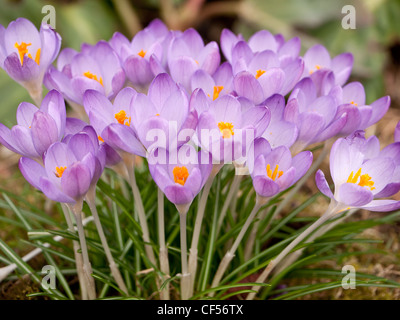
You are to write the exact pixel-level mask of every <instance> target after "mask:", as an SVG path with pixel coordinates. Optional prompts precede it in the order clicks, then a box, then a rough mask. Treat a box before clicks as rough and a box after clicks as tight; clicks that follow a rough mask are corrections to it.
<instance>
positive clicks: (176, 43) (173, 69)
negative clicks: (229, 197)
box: [168, 28, 221, 92]
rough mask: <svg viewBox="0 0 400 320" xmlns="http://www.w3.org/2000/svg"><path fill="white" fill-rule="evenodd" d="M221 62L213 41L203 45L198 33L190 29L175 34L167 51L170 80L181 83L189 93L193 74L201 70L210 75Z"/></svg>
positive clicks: (216, 45) (216, 46) (217, 48)
mask: <svg viewBox="0 0 400 320" xmlns="http://www.w3.org/2000/svg"><path fill="white" fill-rule="evenodd" d="M220 61H221V57H220V54H219V47H218V44H217V43H216V42H215V41H212V42H210V43H208V44H207V45H204V42H203V39H202V38H201V36H200V35H199V33H198V32H197V31H196V30H194V29H192V28H190V29H187V30H185V31H184V32H183V33H181V34H179V33H175V34H174V37H173V39H172V41H171V44H170V46H169V50H168V67H169V72H170V74H171V77H172V79H174V81H176V82H179V83H181V84H182V85H183V86H184V87H185V89H186V90H187V91H188V92H189V91H190V89H191V84H190V80H191V78H192V75H193V74H194V72H195V71H196V70H198V69H202V70H204V71H205V72H207V73H208V74H210V75H212V74H214V72H215V71H216V70H217V68H218V66H219V64H220Z"/></svg>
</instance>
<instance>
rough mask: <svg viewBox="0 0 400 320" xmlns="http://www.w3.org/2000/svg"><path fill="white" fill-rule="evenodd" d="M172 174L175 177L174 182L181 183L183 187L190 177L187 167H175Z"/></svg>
mask: <svg viewBox="0 0 400 320" xmlns="http://www.w3.org/2000/svg"><path fill="white" fill-rule="evenodd" d="M172 174H173V175H174V182H175V183H179V184H180V185H182V186H183V185H185V183H186V180H187V178H188V177H189V171H188V169H187V168H186V167H185V166H183V167H174V169H173V170H172Z"/></svg>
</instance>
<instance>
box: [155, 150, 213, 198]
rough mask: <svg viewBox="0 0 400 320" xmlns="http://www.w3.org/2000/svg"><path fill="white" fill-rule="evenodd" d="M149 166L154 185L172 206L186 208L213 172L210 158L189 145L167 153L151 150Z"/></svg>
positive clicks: (165, 151) (205, 153)
mask: <svg viewBox="0 0 400 320" xmlns="http://www.w3.org/2000/svg"><path fill="white" fill-rule="evenodd" d="M148 162H149V170H150V173H151V175H152V177H153V179H154V181H155V182H156V184H157V185H158V187H159V188H160V189H161V190H162V191H163V192H164V194H165V195H166V197H167V198H168V200H169V201H171V202H172V203H174V204H175V205H189V204H190V203H191V202H192V201H193V199H194V198H195V197H196V195H197V194H198V193H199V192H200V190H201V188H202V187H203V186H204V184H205V183H206V181H207V179H208V177H209V175H210V173H211V170H212V160H211V157H210V155H209V154H208V153H207V152H205V151H197V150H196V149H195V148H194V147H193V146H191V145H188V144H184V145H182V146H181V147H180V148H179V149H176V150H170V151H167V150H166V149H162V148H158V149H154V150H153V151H152V152H151V153H150V154H149V156H148Z"/></svg>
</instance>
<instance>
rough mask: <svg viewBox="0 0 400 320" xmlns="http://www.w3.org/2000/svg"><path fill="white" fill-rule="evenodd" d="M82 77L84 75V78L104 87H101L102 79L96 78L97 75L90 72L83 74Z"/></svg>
mask: <svg viewBox="0 0 400 320" xmlns="http://www.w3.org/2000/svg"><path fill="white" fill-rule="evenodd" d="M83 75H84V76H85V77H86V78H89V79H92V80H95V81H97V82H98V83H100V84H101V85H102V86H103V87H104V85H103V78H102V77H100V78H97V75H95V74H93V73H91V72H90V71H87V72H85V73H84V74H83Z"/></svg>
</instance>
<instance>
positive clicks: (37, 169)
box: [19, 157, 46, 190]
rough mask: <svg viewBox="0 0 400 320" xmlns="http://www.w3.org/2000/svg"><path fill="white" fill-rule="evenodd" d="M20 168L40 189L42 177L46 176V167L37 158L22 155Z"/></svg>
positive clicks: (33, 184)
mask: <svg viewBox="0 0 400 320" xmlns="http://www.w3.org/2000/svg"><path fill="white" fill-rule="evenodd" d="M19 169H20V170H21V173H22V175H23V176H24V178H25V179H26V180H27V181H28V182H29V183H30V184H31V185H32V186H34V187H35V188H36V189H39V190H40V178H41V177H43V176H46V171H45V170H44V168H43V167H42V166H41V165H40V164H39V163H37V162H36V161H35V160H32V159H29V158H25V157H22V158H21V159H19Z"/></svg>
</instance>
